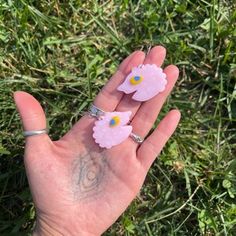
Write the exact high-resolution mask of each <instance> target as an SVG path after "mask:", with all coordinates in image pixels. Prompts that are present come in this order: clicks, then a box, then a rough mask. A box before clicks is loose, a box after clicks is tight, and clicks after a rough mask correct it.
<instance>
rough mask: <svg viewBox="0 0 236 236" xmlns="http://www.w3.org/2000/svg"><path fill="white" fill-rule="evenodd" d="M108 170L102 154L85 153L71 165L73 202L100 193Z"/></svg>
mask: <svg viewBox="0 0 236 236" xmlns="http://www.w3.org/2000/svg"><path fill="white" fill-rule="evenodd" d="M107 170H108V163H107V160H106V157H105V155H104V153H102V152H101V153H97V152H90V151H89V152H87V153H86V154H84V155H83V156H79V157H78V158H76V159H75V160H74V162H73V165H72V184H73V192H74V198H75V200H85V199H88V198H91V199H92V198H93V197H96V196H97V195H98V194H100V193H101V192H102V190H103V189H104V186H105V180H106V177H107V176H106V175H107Z"/></svg>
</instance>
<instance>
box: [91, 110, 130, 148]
mask: <svg viewBox="0 0 236 236" xmlns="http://www.w3.org/2000/svg"><path fill="white" fill-rule="evenodd" d="M130 115H131V111H127V112H106V113H105V115H104V116H103V117H102V119H101V120H98V121H96V122H95V126H94V127H93V137H94V139H95V142H96V143H98V144H99V146H100V147H102V148H111V147H112V146H115V145H118V144H120V143H122V142H123V141H124V140H125V139H127V138H128V137H129V135H130V133H131V131H132V126H130V125H126V124H127V123H128V122H129V118H130Z"/></svg>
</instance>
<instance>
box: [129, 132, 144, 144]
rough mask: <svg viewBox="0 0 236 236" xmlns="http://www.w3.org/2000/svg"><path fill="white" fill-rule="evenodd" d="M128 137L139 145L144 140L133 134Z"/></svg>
mask: <svg viewBox="0 0 236 236" xmlns="http://www.w3.org/2000/svg"><path fill="white" fill-rule="evenodd" d="M130 137H131V138H132V139H133V140H134V141H135V142H136V143H138V144H141V143H142V142H143V141H144V139H143V138H142V137H140V136H138V135H137V134H134V133H131V134H130Z"/></svg>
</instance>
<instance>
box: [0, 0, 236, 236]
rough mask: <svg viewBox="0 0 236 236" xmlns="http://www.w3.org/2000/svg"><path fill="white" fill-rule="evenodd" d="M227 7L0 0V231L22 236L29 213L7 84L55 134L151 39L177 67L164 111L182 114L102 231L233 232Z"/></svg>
mask: <svg viewBox="0 0 236 236" xmlns="http://www.w3.org/2000/svg"><path fill="white" fill-rule="evenodd" d="M48 2H49V3H48ZM235 9H236V4H235V2H234V1H226V0H225V1H216V0H212V1H205V0H200V1H194V0H187V1H184V0H182V1H181V0H169V1H166V0H160V1H148V0H142V1H141V0H140V1H128V0H123V1H122V0H118V1H76V0H68V1H57V0H54V1H52V0H51V1H46V0H42V1H34V0H31V1H30V0H18V1H13V0H8V1H5V0H0V94H1V95H0V113H1V116H0V235H12V234H14V233H15V234H16V235H20V233H22V234H23V235H24V234H26V233H27V232H30V231H31V229H32V227H33V225H34V219H35V213H34V206H33V204H32V200H31V195H30V192H29V189H28V184H27V180H26V176H25V172H24V166H23V145H24V140H23V138H22V135H21V129H22V128H21V124H20V120H19V117H18V115H17V113H16V110H15V106H14V103H13V101H12V92H13V91H16V90H25V91H27V92H30V93H31V94H33V95H34V96H35V97H36V98H38V99H39V100H40V102H41V103H42V105H43V106H44V108H45V111H46V113H47V117H48V122H49V125H50V134H51V137H52V138H53V139H57V138H59V137H60V136H61V135H62V134H64V133H65V132H66V131H67V130H68V129H69V128H70V127H71V126H72V125H73V124H74V123H75V122H76V121H77V120H78V119H79V117H80V116H81V114H82V112H83V111H84V110H86V108H87V107H88V105H89V103H90V102H91V101H92V100H93V98H94V96H95V95H96V94H97V92H98V91H99V89H100V88H101V87H102V85H103V84H104V83H105V82H106V81H107V80H108V79H109V77H110V76H111V75H112V73H113V72H114V71H115V68H116V67H117V65H118V64H119V62H120V61H121V60H122V59H123V58H124V57H125V56H127V55H128V54H129V53H131V52H132V51H133V50H136V49H142V50H144V51H148V50H149V49H150V48H151V46H153V45H156V44H161V45H164V46H165V47H166V48H167V51H168V55H167V60H166V62H165V64H166V65H168V64H170V63H174V64H176V65H178V66H179V68H180V71H181V74H180V78H179V81H178V84H177V86H176V88H175V89H174V91H173V93H172V95H171V97H170V98H169V99H168V101H167V103H166V105H165V107H164V109H163V110H162V113H161V117H163V116H164V114H165V113H166V112H167V111H168V110H169V109H171V108H175V107H177V108H178V109H180V110H181V112H182V120H181V123H180V126H179V128H178V130H177V132H176V133H175V135H174V137H173V138H172V139H171V140H170V142H169V143H168V144H167V146H166V147H165V149H164V150H163V152H162V154H161V155H160V158H159V160H158V161H156V162H155V163H154V165H153V166H152V168H151V170H150V172H149V173H148V176H147V179H146V182H145V185H144V187H143V188H142V191H141V193H140V195H139V196H138V197H137V198H136V200H135V201H134V202H133V203H132V204H131V206H130V207H129V208H128V210H127V211H126V212H125V213H124V214H123V215H122V216H121V217H120V219H119V221H118V222H117V223H116V224H114V225H113V226H112V227H111V228H110V229H109V230H108V232H107V233H105V234H104V235H140V236H142V235H149V236H151V235H153V236H156V235H181V236H182V235H235V230H236V159H235V157H236V128H235V125H236V43H235V42H236V24H235V22H236V10H235Z"/></svg>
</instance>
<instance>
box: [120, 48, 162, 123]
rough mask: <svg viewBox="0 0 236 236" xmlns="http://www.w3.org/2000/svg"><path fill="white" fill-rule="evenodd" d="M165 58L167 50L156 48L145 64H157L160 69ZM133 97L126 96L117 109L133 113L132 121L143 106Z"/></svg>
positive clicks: (150, 53)
mask: <svg viewBox="0 0 236 236" xmlns="http://www.w3.org/2000/svg"><path fill="white" fill-rule="evenodd" d="M165 57H166V49H165V48H164V47H162V46H156V47H154V48H152V49H151V51H150V52H149V53H148V55H147V56H146V58H145V60H144V62H143V64H156V65H157V66H158V67H161V65H162V64H163V62H164V60H165ZM132 96H133V94H127V95H124V96H123V98H122V99H121V101H120V103H119V105H118V106H117V108H116V110H117V111H131V112H132V116H131V119H132V117H133V116H134V115H135V113H136V112H137V111H138V109H139V107H140V106H141V104H142V103H141V102H138V101H135V100H134V99H133V98H132Z"/></svg>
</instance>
